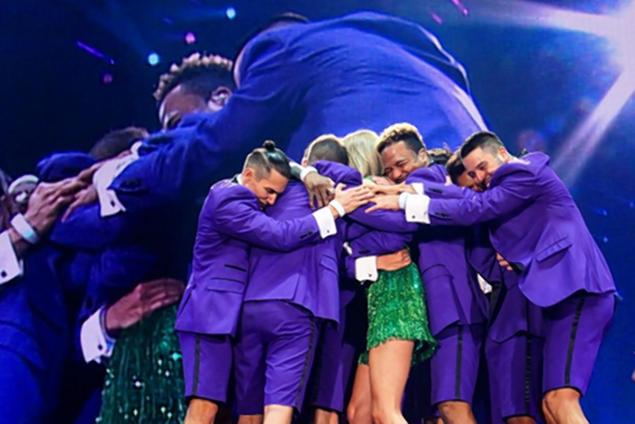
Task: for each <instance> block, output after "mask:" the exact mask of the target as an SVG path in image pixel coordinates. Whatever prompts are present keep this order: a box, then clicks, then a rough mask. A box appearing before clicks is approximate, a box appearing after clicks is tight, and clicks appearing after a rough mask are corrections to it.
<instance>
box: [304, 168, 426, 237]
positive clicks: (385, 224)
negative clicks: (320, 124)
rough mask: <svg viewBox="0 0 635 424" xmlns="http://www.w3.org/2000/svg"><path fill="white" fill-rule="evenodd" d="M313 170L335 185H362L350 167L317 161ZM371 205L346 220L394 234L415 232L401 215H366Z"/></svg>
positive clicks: (357, 174)
mask: <svg viewBox="0 0 635 424" xmlns="http://www.w3.org/2000/svg"><path fill="white" fill-rule="evenodd" d="M315 168H316V169H317V171H318V172H319V173H320V175H324V176H327V177H329V178H331V179H332V180H333V181H335V182H336V183H343V184H346V186H347V187H349V188H352V187H357V186H359V185H361V184H362V183H363V180H362V176H361V174H360V173H359V171H357V170H356V169H353V168H351V167H350V166H346V165H342V164H340V163H334V162H327V161H318V162H317V163H316V165H315ZM373 204H374V203H370V204H368V205H365V206H362V207H359V208H357V209H355V210H354V211H353V212H351V213H349V214H348V215H346V217H347V219H348V220H349V221H353V222H357V223H359V224H362V225H365V226H367V227H370V228H372V229H374V230H379V231H390V232H396V233H413V232H415V231H417V229H418V226H417V225H416V224H414V223H410V222H407V221H406V220H405V219H404V217H403V214H402V213H399V212H396V211H386V210H379V211H375V212H372V213H366V209H368V208H370V207H371V206H372V205H373Z"/></svg>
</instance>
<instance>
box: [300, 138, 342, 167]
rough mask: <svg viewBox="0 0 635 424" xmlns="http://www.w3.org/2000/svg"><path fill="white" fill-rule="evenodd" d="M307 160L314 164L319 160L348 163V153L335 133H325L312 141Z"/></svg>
mask: <svg viewBox="0 0 635 424" xmlns="http://www.w3.org/2000/svg"><path fill="white" fill-rule="evenodd" d="M308 150H309V154H308V155H307V162H308V163H309V164H314V163H315V162H317V161H319V160H328V161H330V162H337V163H343V164H344V165H348V153H347V152H346V148H345V147H344V146H343V145H342V143H341V142H340V141H339V139H338V138H337V137H336V136H335V135H333V134H324V135H321V136H319V137H318V138H316V139H315V140H313V141H312V142H311V144H310V145H309V147H308Z"/></svg>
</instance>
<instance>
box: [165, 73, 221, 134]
mask: <svg viewBox="0 0 635 424" xmlns="http://www.w3.org/2000/svg"><path fill="white" fill-rule="evenodd" d="M231 94H232V92H231V90H230V89H229V88H227V87H225V86H218V87H217V88H216V89H215V90H214V91H213V92H212V95H211V96H210V98H209V99H205V98H203V97H201V96H199V95H198V94H194V93H191V92H188V91H187V90H186V89H185V88H184V87H183V84H179V85H177V86H176V87H174V88H173V89H172V90H171V91H170V92H169V93H168V94H167V95H166V96H165V98H164V99H163V101H162V102H161V104H160V105H159V121H160V122H161V127H162V128H163V129H164V130H167V129H171V128H174V127H176V126H177V125H178V123H179V122H180V121H181V119H182V118H183V116H185V115H187V114H188V113H194V112H218V111H219V110H221V109H222V108H223V106H225V103H227V100H229V96H231Z"/></svg>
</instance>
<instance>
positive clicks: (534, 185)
mask: <svg viewBox="0 0 635 424" xmlns="http://www.w3.org/2000/svg"><path fill="white" fill-rule="evenodd" d="M548 165H549V157H548V156H547V155H545V154H543V153H530V154H528V155H526V156H524V157H523V159H518V160H515V161H513V162H510V163H507V164H504V165H502V166H501V167H500V168H499V169H498V170H497V171H496V172H495V173H494V175H493V176H492V180H491V183H490V187H489V188H488V189H487V190H486V191H485V192H483V193H476V192H473V191H471V190H464V198H463V199H434V198H433V199H432V200H431V201H430V205H429V215H430V221H431V224H432V225H474V224H478V223H488V227H489V230H490V240H491V242H492V245H493V247H494V249H495V250H496V251H497V252H500V254H501V255H503V257H505V258H506V259H507V260H508V261H510V262H512V263H513V264H515V265H516V267H517V268H518V269H519V281H518V285H519V288H520V290H521V291H522V292H523V293H524V295H525V296H527V298H528V299H529V300H531V301H532V302H533V303H535V304H536V305H538V306H542V307H547V306H551V305H554V304H556V303H558V302H560V301H561V300H563V299H565V298H567V297H568V296H570V295H572V294H573V293H575V292H576V291H580V290H583V291H586V292H589V293H607V292H613V291H615V283H614V282H613V277H612V275H611V272H610V270H609V268H608V265H607V264H606V261H605V259H604V257H603V256H602V253H601V252H600V249H599V248H598V246H597V244H596V243H595V241H594V240H593V237H592V236H591V234H590V232H589V230H588V228H587V226H586V224H585V223H584V219H583V218H582V215H581V214H580V211H579V210H578V208H577V206H576V204H575V202H574V201H573V198H572V197H571V194H570V193H569V191H568V190H567V188H566V187H565V185H564V183H563V182H562V181H561V180H560V178H558V176H557V175H556V173H555V172H554V171H553V170H552V169H551V168H550V167H549V166H548ZM433 188H434V189H435V190H438V191H439V192H441V193H443V192H444V190H447V191H448V192H450V191H451V192H454V191H455V190H456V188H450V187H449V186H442V185H440V184H438V185H436V186H434V187H433Z"/></svg>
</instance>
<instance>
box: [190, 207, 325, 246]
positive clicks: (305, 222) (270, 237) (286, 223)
mask: <svg viewBox="0 0 635 424" xmlns="http://www.w3.org/2000/svg"><path fill="white" fill-rule="evenodd" d="M219 197H220V196H219ZM223 197H224V198H222V199H218V202H217V205H216V207H212V208H206V209H205V210H204V212H203V213H202V214H201V218H200V219H201V220H208V219H210V220H212V222H213V223H214V224H215V226H216V228H218V229H219V230H220V231H222V232H223V233H224V234H226V235H228V236H231V237H234V238H237V239H240V240H243V241H245V242H247V243H249V244H252V245H255V246H258V247H261V248H266V249H270V250H280V251H290V250H293V249H296V248H298V247H300V246H303V245H306V244H309V243H312V242H316V241H319V240H321V239H323V238H326V237H329V236H332V235H335V234H336V233H337V227H336V226H335V220H334V219H333V217H332V215H331V212H330V211H329V210H328V209H327V208H322V209H319V210H317V211H316V212H314V213H312V214H310V215H307V216H305V217H303V218H297V219H290V220H281V221H278V220H276V219H274V218H271V217H269V216H267V215H266V214H265V213H263V212H262V211H260V210H259V209H258V207H257V205H256V204H255V201H253V200H252V199H236V198H235V197H232V196H223ZM329 219H330V221H329ZM321 222H327V224H326V225H325V224H322V225H320V223H321ZM199 226H200V224H199Z"/></svg>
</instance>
